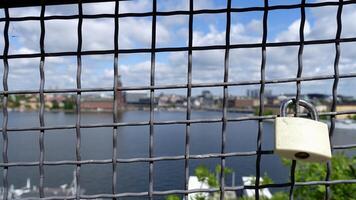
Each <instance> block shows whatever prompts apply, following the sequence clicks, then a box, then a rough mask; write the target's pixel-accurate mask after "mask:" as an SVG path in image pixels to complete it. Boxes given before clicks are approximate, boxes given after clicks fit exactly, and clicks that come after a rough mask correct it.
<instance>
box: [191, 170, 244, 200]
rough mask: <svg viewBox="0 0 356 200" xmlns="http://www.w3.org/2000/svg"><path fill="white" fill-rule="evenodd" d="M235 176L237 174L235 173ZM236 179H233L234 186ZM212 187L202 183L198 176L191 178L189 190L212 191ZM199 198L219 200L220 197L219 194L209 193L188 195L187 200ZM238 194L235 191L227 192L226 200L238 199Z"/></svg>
mask: <svg viewBox="0 0 356 200" xmlns="http://www.w3.org/2000/svg"><path fill="white" fill-rule="evenodd" d="M233 176H235V174H234V173H233ZM234 182H235V181H234V178H233V186H234ZM211 188H212V187H210V186H209V184H208V183H206V182H202V181H199V180H198V177H196V176H189V181H188V190H199V189H211ZM198 197H204V199H209V200H219V199H220V195H219V193H218V192H215V193H208V192H196V193H189V194H188V199H187V200H196V199H198ZM236 198H237V197H236V193H235V192H234V191H225V199H226V200H230V199H231V200H232V199H234V200H235V199H236Z"/></svg>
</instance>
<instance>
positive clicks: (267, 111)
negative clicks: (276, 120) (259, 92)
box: [255, 108, 275, 116]
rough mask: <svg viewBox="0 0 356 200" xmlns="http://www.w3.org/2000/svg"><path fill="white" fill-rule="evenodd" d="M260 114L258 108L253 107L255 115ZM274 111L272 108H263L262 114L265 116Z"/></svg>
mask: <svg viewBox="0 0 356 200" xmlns="http://www.w3.org/2000/svg"><path fill="white" fill-rule="evenodd" d="M259 114H260V110H259V109H258V108H256V109H255V115H259ZM274 114H275V113H274V112H273V110H268V109H266V110H264V111H263V115H264V116H266V115H274Z"/></svg>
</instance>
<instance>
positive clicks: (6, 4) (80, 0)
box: [0, 0, 356, 200]
mask: <svg viewBox="0 0 356 200" xmlns="http://www.w3.org/2000/svg"><path fill="white" fill-rule="evenodd" d="M108 1H111V2H114V3H115V13H114V14H106V13H105V14H91V15H88V14H83V4H85V3H90V2H108ZM121 1H123V0H69V1H59V0H55V1H50V2H47V1H18V0H12V1H10V0H4V1H1V2H0V8H3V9H4V13H5V15H4V17H1V18H0V22H4V32H3V37H4V51H3V53H2V55H0V59H2V60H3V65H4V70H3V90H2V91H0V95H1V96H2V100H3V101H2V106H3V109H2V110H3V124H2V127H1V130H0V131H1V132H2V136H3V150H2V157H3V162H2V163H0V167H2V168H3V178H2V179H3V187H4V193H3V199H7V198H8V189H9V181H8V169H9V168H11V167H19V166H22V167H29V166H35V167H38V169H39V174H40V180H39V183H40V185H39V192H40V194H39V196H40V199H48V200H50V199H77V200H78V199H95V198H112V199H117V198H121V197H148V198H149V199H154V198H155V196H164V195H169V194H180V195H184V196H185V198H186V199H187V197H188V194H191V193H197V192H219V193H220V199H222V200H223V199H225V192H226V191H241V190H244V189H254V190H255V194H256V195H255V198H256V199H260V195H259V193H260V191H259V190H260V189H262V188H289V190H290V193H289V198H290V199H293V195H294V189H295V187H298V186H312V185H324V186H325V188H326V190H325V199H330V198H331V190H330V186H331V185H335V184H356V180H355V179H351V180H330V177H331V173H332V171H331V163H328V164H327V174H326V177H325V180H324V181H309V182H296V180H295V168H296V165H297V163H296V161H293V163H292V166H291V169H290V181H289V182H285V183H276V184H261V182H260V177H261V159H262V156H264V155H272V154H273V153H274V152H273V150H264V149H263V148H262V138H263V123H264V121H265V120H270V119H274V118H275V117H277V116H276V115H269V116H265V115H264V103H263V102H264V99H265V95H264V90H265V87H266V85H268V84H280V83H295V84H296V107H295V113H296V115H297V116H304V114H302V113H300V112H299V109H298V102H299V101H300V98H301V89H302V87H301V84H302V82H307V81H318V80H333V87H332V97H333V99H332V106H331V111H330V112H323V113H319V115H320V116H330V123H331V127H330V134H329V135H330V138H331V139H332V137H333V134H334V131H335V117H336V116H337V115H344V114H356V110H350V111H342V112H337V111H336V104H337V89H338V83H339V81H340V80H341V79H346V78H355V77H356V73H347V74H340V73H339V60H340V55H341V52H340V44H341V43H349V42H356V37H348V38H346V37H341V30H342V9H343V7H344V6H347V5H355V4H356V1H355V0H351V1H343V0H339V1H338V2H334V1H333V2H313V3H307V2H306V0H301V2H300V3H299V4H291V5H273V6H270V5H269V1H268V0H264V6H263V7H246V8H233V7H232V5H231V4H232V0H227V1H226V8H221V9H200V10H194V1H193V0H189V9H188V10H179V11H168V12H162V11H157V0H152V11H150V12H143V13H120V12H119V6H120V2H121ZM54 4H56V5H57V4H74V5H77V6H78V14H75V15H52V16H45V8H46V6H47V5H54ZM23 6H41V13H40V16H25V17H11V16H10V15H9V9H11V8H13V7H23ZM320 7H337V9H338V10H337V15H336V22H337V31H336V36H335V38H332V39H319V40H308V41H306V40H305V39H304V29H305V23H306V12H305V10H306V8H320ZM290 9H300V16H301V20H300V26H299V40H298V41H288V42H269V41H267V32H268V31H267V30H268V14H269V12H271V11H273V10H290ZM252 11H257V12H263V21H262V22H263V34H262V38H261V42H258V43H248V44H239V43H237V44H232V43H231V41H230V38H231V15H232V14H233V13H242V12H252ZM219 13H223V14H226V30H225V34H226V35H225V44H224V45H207V46H193V22H194V20H193V19H194V16H196V15H202V14H219ZM179 15H183V16H188V17H189V22H188V39H187V40H188V41H187V46H181V47H163V48H162V47H161V48H157V47H156V40H157V38H156V37H157V28H156V27H157V17H158V16H179ZM126 17H136V18H140V17H152V26H151V31H152V32H151V34H152V35H151V47H150V48H132V49H120V48H119V42H120V41H119V19H120V18H126ZM99 18H109V19H114V27H115V28H114V38H113V42H114V49H107V50H90V51H83V50H82V37H83V35H82V31H83V30H82V24H83V19H99ZM58 19H61V20H71V19H78V26H77V37H78V44H77V50H76V51H68V52H52V53H49V52H46V51H45V22H46V21H50V20H58ZM22 21H38V22H39V23H40V27H41V32H40V44H39V46H40V52H36V53H20V54H9V26H10V23H11V22H22ZM319 44H335V49H336V53H335V60H334V74H331V75H316V76H309V77H304V76H302V72H303V50H304V46H305V45H319ZM286 46H298V47H299V51H298V71H297V76H296V77H295V78H284V77H280V78H278V79H270V80H267V79H266V77H265V71H266V62H267V58H266V54H267V52H268V48H278V47H286ZM247 48H261V54H262V56H261V58H262V59H261V66H260V73H261V74H260V80H249V81H235V82H232V81H229V75H231V74H229V68H230V67H231V66H230V64H229V61H230V50H231V49H247ZM206 50H224V51H225V57H224V80H223V82H209V83H199V84H196V83H192V69H193V61H192V56H193V52H194V51H206ZM158 52H187V53H188V59H187V82H186V83H185V84H170V85H156V84H155V67H156V66H155V65H156V53H158ZM137 53H150V55H151V68H150V84H149V85H142V86H134V87H127V86H121V85H119V67H118V64H119V56H120V55H122V54H137ZM104 54H107V55H113V70H114V82H113V86H112V87H102V88H82V86H81V78H82V56H84V55H104ZM64 56H76V58H77V72H76V83H77V84H76V88H72V89H61V88H59V89H44V86H45V73H44V68H45V59H46V58H48V57H64ZM17 58H40V64H39V72H40V85H39V89H38V90H11V91H9V89H8V73H9V64H8V60H9V59H17ZM247 85H259V86H260V93H259V95H260V96H259V98H260V99H259V100H260V105H259V115H258V116H243V117H235V118H231V117H230V118H229V117H228V116H227V102H228V97H229V92H228V89H229V87H231V86H247ZM202 87H221V88H222V89H223V106H222V118H215V119H191V113H192V89H193V88H202ZM158 89H160V90H161V89H162V90H168V89H186V90H187V93H186V94H187V110H186V118H185V119H184V120H170V121H168V120H164V121H157V120H155V119H154V106H155V90H158ZM130 90H147V91H149V92H150V109H149V111H150V117H149V120H148V121H138V122H120V120H119V117H118V111H117V110H118V103H119V101H120V99H119V98H118V95H119V93H120V92H121V91H130ZM90 92H113V94H114V100H113V113H112V114H113V121H112V123H97V124H95V123H94V124H93V123H92V124H83V123H81V109H80V107H81V103H80V102H81V95H82V93H90ZM51 93H75V94H76V110H75V114H76V122H75V124H64V125H57V126H47V125H45V121H44V119H45V118H44V106H45V102H44V95H45V94H51ZM13 94H37V95H39V99H40V111H39V120H40V123H39V126H37V127H8V97H9V95H13ZM238 121H258V136H257V140H256V150H255V151H242V152H231V153H226V150H225V148H226V127H227V124H228V123H229V122H238ZM205 123H221V124H222V127H221V149H220V152H219V153H208V154H199V155H192V154H191V153H190V133H191V125H192V124H205ZM173 124H183V125H185V128H186V129H185V153H184V155H178V156H154V152H153V149H154V143H153V142H154V135H155V129H154V128H155V126H157V125H173ZM124 126H149V156H148V157H135V158H125V159H123V158H120V159H119V158H118V151H117V150H118V144H117V139H118V134H119V132H118V130H119V129H118V128H119V127H124ZM98 127H110V128H112V129H113V132H112V158H111V159H102V160H83V159H82V158H81V150H80V147H81V130H82V129H83V128H98ZM63 129H74V130H75V132H76V158H75V160H59V161H46V160H45V148H44V144H45V140H44V136H45V131H47V130H63ZM29 131H38V132H39V140H38V141H39V147H40V152H39V160H38V161H35V162H22V161H20V162H9V161H8V134H9V133H14V132H21V133H24V132H29ZM14 134H16V133H14ZM28 134H31V133H28ZM331 146H332V149H333V150H336V149H351V148H356V144H348V145H333V144H331ZM242 156H249V157H253V156H256V165H255V171H256V180H255V184H254V185H251V186H244V185H241V186H233V187H229V186H226V185H225V175H224V170H225V169H226V158H229V157H242ZM206 158H219V159H220V164H221V169H220V170H221V171H220V177H219V183H220V187H219V188H213V189H194V190H188V180H189V161H190V160H200V159H206ZM168 160H184V168H185V169H184V170H185V171H184V189H182V190H180V189H176V190H166V191H157V190H155V189H154V181H153V180H154V163H156V162H161V161H168ZM136 162H145V163H148V164H149V170H148V175H149V182H148V188H147V192H130V193H127V192H125V193H118V192H117V188H118V186H119V185H120V184H119V183H117V177H118V174H119V173H120V171H118V170H117V165H118V163H136ZM91 164H111V165H112V190H111V194H94V195H82V194H81V193H80V191H81V189H80V188H81V184H80V183H81V182H80V170H81V167H82V166H83V165H91ZM66 165H68V166H75V176H76V193H75V195H73V196H69V197H60V196H48V197H47V196H45V194H44V187H45V186H44V176H45V171H44V167H45V166H66ZM25 199H38V198H25Z"/></svg>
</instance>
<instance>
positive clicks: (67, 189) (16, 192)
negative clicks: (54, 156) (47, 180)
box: [0, 173, 85, 200]
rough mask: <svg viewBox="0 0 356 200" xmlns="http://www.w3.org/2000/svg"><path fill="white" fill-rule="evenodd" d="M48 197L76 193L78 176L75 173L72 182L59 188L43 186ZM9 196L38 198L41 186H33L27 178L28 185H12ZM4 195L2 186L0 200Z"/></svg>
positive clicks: (13, 197) (82, 190)
mask: <svg viewBox="0 0 356 200" xmlns="http://www.w3.org/2000/svg"><path fill="white" fill-rule="evenodd" d="M43 190H44V193H45V196H46V197H53V196H61V197H65V196H73V195H75V194H76V191H77V185H76V178H75V174H74V173H73V181H72V183H71V184H69V185H68V184H63V185H60V186H59V187H58V188H50V187H45V188H43ZM84 191H85V190H84V189H80V194H84ZM7 193H8V195H7V196H8V198H7V199H23V198H36V197H38V194H39V188H38V187H37V186H36V185H32V186H31V180H30V179H29V178H27V181H26V186H24V187H22V188H17V189H16V188H15V186H14V185H10V187H9V188H8V191H7ZM3 195H4V188H3V187H2V188H0V200H1V199H3Z"/></svg>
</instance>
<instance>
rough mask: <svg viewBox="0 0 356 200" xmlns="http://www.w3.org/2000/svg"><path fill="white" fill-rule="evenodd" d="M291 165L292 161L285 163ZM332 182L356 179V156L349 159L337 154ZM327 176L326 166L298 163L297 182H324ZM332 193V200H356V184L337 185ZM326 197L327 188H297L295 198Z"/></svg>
mask: <svg viewBox="0 0 356 200" xmlns="http://www.w3.org/2000/svg"><path fill="white" fill-rule="evenodd" d="M284 162H285V163H286V164H290V163H291V161H284ZM331 172H332V173H331V177H330V179H331V180H350V179H356V156H354V157H349V156H347V155H345V154H344V153H343V152H342V153H336V154H334V155H333V158H332V159H331ZM325 176H326V166H325V164H320V163H302V162H298V164H297V167H296V170H295V180H296V181H297V182H307V181H315V180H324V179H325ZM330 188H331V191H332V196H331V199H332V200H342V199H356V185H355V184H336V185H331V186H330ZM324 195H325V186H324V185H316V186H304V187H297V188H296V190H295V197H296V198H297V199H303V197H308V198H309V199H323V198H324Z"/></svg>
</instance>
